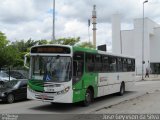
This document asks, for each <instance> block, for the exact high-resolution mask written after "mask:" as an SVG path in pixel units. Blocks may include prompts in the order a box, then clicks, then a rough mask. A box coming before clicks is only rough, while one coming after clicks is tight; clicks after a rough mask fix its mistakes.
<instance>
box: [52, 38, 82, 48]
mask: <svg viewBox="0 0 160 120" xmlns="http://www.w3.org/2000/svg"><path fill="white" fill-rule="evenodd" d="M79 41H80V37H77V38H60V39H57V40H54V41H51V42H50V43H51V44H60V45H71V46H74V45H75V44H76V43H78V42H79Z"/></svg>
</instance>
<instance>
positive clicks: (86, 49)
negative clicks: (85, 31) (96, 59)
mask: <svg viewBox="0 0 160 120" xmlns="http://www.w3.org/2000/svg"><path fill="white" fill-rule="evenodd" d="M73 51H82V52H89V53H99V54H103V55H111V56H117V57H127V58H135V57H134V56H129V55H124V54H114V53H110V52H105V51H100V50H95V49H92V48H82V47H77V46H74V47H73Z"/></svg>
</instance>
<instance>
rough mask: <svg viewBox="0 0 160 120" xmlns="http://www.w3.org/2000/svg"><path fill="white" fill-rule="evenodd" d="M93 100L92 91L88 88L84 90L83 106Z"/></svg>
mask: <svg viewBox="0 0 160 120" xmlns="http://www.w3.org/2000/svg"><path fill="white" fill-rule="evenodd" d="M92 100H93V93H92V91H91V90H90V89H87V90H86V94H85V100H84V101H83V106H89V105H90V104H91V102H92Z"/></svg>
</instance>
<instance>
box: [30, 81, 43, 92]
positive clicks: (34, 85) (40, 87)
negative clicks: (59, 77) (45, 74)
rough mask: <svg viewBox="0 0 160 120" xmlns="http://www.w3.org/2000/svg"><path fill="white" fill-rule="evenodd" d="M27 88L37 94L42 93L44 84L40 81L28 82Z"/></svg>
mask: <svg viewBox="0 0 160 120" xmlns="http://www.w3.org/2000/svg"><path fill="white" fill-rule="evenodd" d="M28 86H29V87H30V88H31V89H33V90H35V91H39V92H43V91H44V83H43V81H42V80H29V81H28Z"/></svg>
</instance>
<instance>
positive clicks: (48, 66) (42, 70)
mask: <svg viewBox="0 0 160 120" xmlns="http://www.w3.org/2000/svg"><path fill="white" fill-rule="evenodd" d="M31 64H32V68H31V71H32V72H31V73H32V74H31V78H32V79H35V80H43V81H44V82H67V81H69V80H70V79H71V74H72V72H71V57H62V56H33V57H32V63H31Z"/></svg>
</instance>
